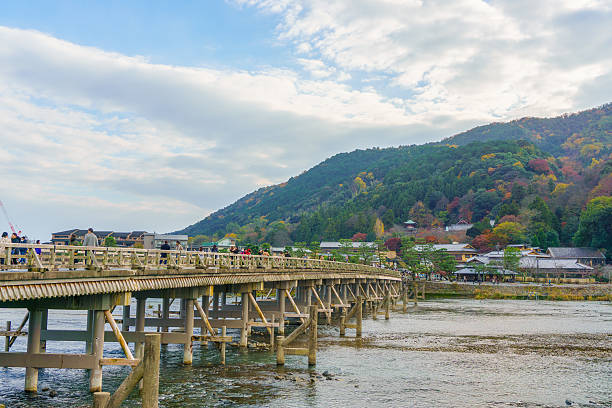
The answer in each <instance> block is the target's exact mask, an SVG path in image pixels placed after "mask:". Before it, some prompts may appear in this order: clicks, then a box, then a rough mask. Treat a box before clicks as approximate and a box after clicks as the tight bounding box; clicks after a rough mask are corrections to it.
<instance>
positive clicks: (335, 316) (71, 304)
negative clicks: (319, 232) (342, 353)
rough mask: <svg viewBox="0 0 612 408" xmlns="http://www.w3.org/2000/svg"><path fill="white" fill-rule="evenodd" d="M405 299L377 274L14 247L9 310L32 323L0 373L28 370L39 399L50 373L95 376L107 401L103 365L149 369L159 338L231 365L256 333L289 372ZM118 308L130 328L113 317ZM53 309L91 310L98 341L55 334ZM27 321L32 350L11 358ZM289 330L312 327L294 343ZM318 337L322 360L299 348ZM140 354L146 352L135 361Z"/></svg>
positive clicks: (326, 266)
mask: <svg viewBox="0 0 612 408" xmlns="http://www.w3.org/2000/svg"><path fill="white" fill-rule="evenodd" d="M133 298H135V302H134V301H133ZM148 299H161V306H160V307H159V310H158V312H157V313H156V315H155V316H146V314H145V311H146V309H147V300H148ZM232 300H234V301H233V302H232ZM400 300H401V301H403V307H404V309H405V308H406V306H407V302H408V293H407V288H406V285H402V280H401V277H400V275H399V274H398V272H396V271H392V270H388V269H383V268H377V267H372V266H367V265H358V264H351V263H343V262H334V261H328V260H319V259H305V258H287V257H273V256H272V257H270V256H253V255H233V254H226V253H207V252H195V251H173V250H171V251H162V250H145V249H136V248H109V247H82V246H64V245H29V244H4V246H3V247H0V307H2V308H26V309H27V310H28V313H27V315H26V317H25V318H23V320H21V325H20V326H19V327H16V330H10V327H7V330H6V331H5V332H3V333H0V336H6V339H7V344H6V347H5V352H3V353H0V366H6V367H26V375H25V390H26V391H29V392H35V391H36V390H37V382H38V369H39V368H73V369H88V370H90V390H91V391H92V392H96V391H100V390H101V388H102V368H103V366H105V365H129V366H136V365H137V364H138V363H139V361H140V360H141V359H142V357H143V348H144V341H145V336H146V335H147V334H148V333H160V334H161V343H162V344H169V343H174V344H182V345H183V362H184V364H187V365H189V364H191V363H192V354H193V353H192V345H193V343H194V342H202V343H208V342H212V343H214V344H216V345H217V346H218V348H219V350H220V352H221V357H220V358H221V360H220V362H221V363H222V364H224V363H225V348H226V345H227V344H228V343H232V344H233V337H232V336H229V335H228V332H227V331H228V329H237V330H235V331H234V332H235V333H236V337H237V339H238V341H237V342H236V343H235V345H236V346H237V347H242V348H246V347H247V345H248V342H249V336H251V334H252V332H253V331H254V330H260V331H263V333H264V334H265V338H267V339H268V341H269V343H270V345H271V346H272V347H274V341H275V336H276V335H279V336H281V337H279V338H278V340H280V341H281V343H283V342H284V344H281V346H280V347H281V349H282V350H281V351H280V352H279V359H281V357H280V355H281V354H282V361H280V360H279V364H282V363H284V354H292V353H293V354H303V355H306V354H307V355H309V363H310V364H314V362H315V361H313V359H316V326H317V324H320V323H322V322H324V323H327V324H331V323H332V322H339V324H340V326H341V327H340V332H341V334H342V335H344V333H345V332H346V329H347V328H353V329H355V330H356V335H358V336H360V335H361V321H362V313H365V314H368V313H369V314H370V315H371V316H372V317H373V318H376V317H377V316H378V314H379V309H381V308H382V309H384V310H383V311H382V312H383V313H385V317H386V318H387V319H388V318H389V309H393V307H395V306H396V305H397V303H398V301H400ZM415 301H416V297H415ZM174 302H177V303H178V304H179V305H180V308H178V309H180V311H177V312H176V313H173V312H171V306H172V304H173V303H174ZM117 306H120V307H121V308H122V315H121V317H119V315H118V314H117V315H116V316H113V311H114V310H115V308H116V307H117ZM134 306H135V307H134ZM311 306H314V308H313V307H311ZM50 309H65V310H66V309H71V310H83V311H84V314H85V311H86V313H87V328H86V330H53V329H52V328H50V326H52V324H51V323H52V322H51V321H49V318H48V317H49V314H48V311H49V310H50ZM132 309H135V310H132ZM313 313H314V317H313ZM318 317H320V318H318ZM19 319H21V316H19ZM350 319H355V323H351V322H350ZM26 322H27V351H26V352H11V351H10V345H11V344H12V342H14V339H15V337H16V336H19V335H22V334H24V331H25V325H26ZM313 322H314V323H313ZM107 323H108V324H109V326H110V329H111V330H109V331H105V326H106V324H107ZM289 323H295V324H297V325H299V324H300V323H302V326H300V327H301V328H300V329H299V330H296V332H297V333H295V334H291V335H290V336H288V337H287V338H286V339H285V338H284V337H283V336H284V335H285V330H286V325H287V324H289ZM119 324H120V325H121V327H119ZM309 327H310V329H309V332H310V333H311V334H310V337H309V338H310V339H311V340H312V339H314V347H315V354H314V356H315V357H314V358H313V357H312V355H311V354H312V350H310V352H305V351H304V349H299V348H290V347H287V345H288V343H289V340H293V339H294V338H295V337H297V335H298V334H300V333H302V332H305V331H306V329H307V328H309ZM312 327H314V334H312V332H313V329H312ZM147 329H148V330H147ZM253 329H254V330H253ZM238 331H239V337H238ZM48 341H69V342H83V343H84V345H85V348H84V352H83V353H79V354H57V353H56V354H54V353H46V352H45V351H46V350H45V349H46V342H48ZM105 342H118V343H120V345H121V347H122V348H123V350H124V353H125V358H105V357H104V353H103V350H104V343H105ZM128 343H134V344H135V346H134V352H132V350H131V349H130V347H129V346H128ZM312 347H313V346H312V345H311V349H312Z"/></svg>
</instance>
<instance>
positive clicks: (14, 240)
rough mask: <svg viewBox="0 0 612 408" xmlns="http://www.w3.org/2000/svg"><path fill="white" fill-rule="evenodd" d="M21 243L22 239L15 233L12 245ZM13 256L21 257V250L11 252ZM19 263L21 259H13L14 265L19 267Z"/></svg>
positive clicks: (16, 249)
mask: <svg viewBox="0 0 612 408" xmlns="http://www.w3.org/2000/svg"><path fill="white" fill-rule="evenodd" d="M20 242H21V238H19V236H17V233H15V232H13V234H12V235H11V243H13V244H18V243H20ZM11 254H13V255H19V248H13V249H12V250H11ZM18 263H19V259H17V258H13V262H12V264H13V265H17V264H18Z"/></svg>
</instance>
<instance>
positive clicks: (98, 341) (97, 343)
mask: <svg viewBox="0 0 612 408" xmlns="http://www.w3.org/2000/svg"><path fill="white" fill-rule="evenodd" d="M104 324H105V323H104V311H103V310H94V311H93V334H94V337H93V347H92V354H93V355H94V356H95V357H96V363H97V362H99V361H100V359H101V358H102V353H103V351H104ZM89 391H90V392H100V391H102V366H101V365H100V364H95V366H94V367H93V368H92V369H91V371H90V373H89Z"/></svg>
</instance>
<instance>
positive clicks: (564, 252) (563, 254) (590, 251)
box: [546, 247, 606, 266]
mask: <svg viewBox="0 0 612 408" xmlns="http://www.w3.org/2000/svg"><path fill="white" fill-rule="evenodd" d="M546 253H547V254H548V255H550V257H551V258H554V259H575V260H577V261H578V262H580V263H581V264H584V265H589V266H597V265H603V264H605V263H606V257H605V256H604V255H603V254H602V253H601V251H600V250H599V249H596V248H585V247H550V248H548V250H547V251H546Z"/></svg>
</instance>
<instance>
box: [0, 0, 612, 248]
mask: <svg viewBox="0 0 612 408" xmlns="http://www.w3.org/2000/svg"><path fill="white" fill-rule="evenodd" d="M611 27H612V2H611V1H609V0H538V1H537V2H534V1H532V0H507V1H502V0H499V1H498V0H489V1H479V0H453V1H452V2H449V1H426V0H335V1H333V2H330V1H328V0H226V1H222V0H208V1H184V2H168V1H154V0H147V1H144V0H143V1H130V2H125V1H104V2H101V1H77V0H73V1H61V0H59V1H54V2H48V1H42V0H41V1H36V0H31V1H27V2H24V1H7V2H3V7H2V11H1V12H0V143H1V146H2V148H1V149H0V180H1V182H0V200H2V202H3V203H4V205H5V208H6V209H7V211H8V213H9V216H10V218H11V220H12V222H13V223H14V224H16V225H17V226H18V227H19V229H21V230H23V231H24V233H25V234H27V235H28V236H29V237H30V238H37V239H41V240H42V241H43V242H44V241H47V240H49V239H50V235H51V232H54V231H62V230H66V229H70V228H87V227H90V226H91V227H93V228H94V229H99V230H115V231H131V230H147V231H150V232H153V231H155V232H169V231H173V230H177V229H181V228H184V227H185V226H187V225H190V224H192V223H194V222H196V221H198V220H200V219H202V218H204V217H205V216H207V215H208V214H210V213H211V212H213V211H215V210H217V209H220V208H222V207H225V206H227V205H229V204H231V203H232V202H234V201H235V200H236V199H238V198H240V197H241V196H243V195H244V194H247V193H249V192H251V191H253V190H255V189H257V188H260V187H263V186H266V185H271V184H277V183H281V182H283V181H286V180H287V179H288V178H290V177H292V176H295V175H297V174H299V173H301V172H303V171H304V170H307V169H308V168H311V167H312V166H314V165H316V164H317V163H319V162H321V161H322V160H325V159H326V158H328V157H331V156H333V155H334V154H336V153H340V152H347V151H352V150H354V149H357V148H370V147H387V146H398V145H409V144H420V143H425V142H429V141H436V140H440V139H442V138H443V137H446V136H451V135H453V134H455V133H458V132H461V131H464V130H467V129H470V128H472V127H474V126H478V125H482V124H486V123H490V122H499V121H507V120H512V119H516V118H520V117H524V116H556V115H558V114H561V113H565V112H573V111H578V110H583V109H588V108H591V107H595V106H599V105H602V104H604V103H607V102H610V96H611V95H612V52H610V50H612V28H611ZM0 223H2V224H1V225H2V227H0V230H7V231H8V230H9V229H8V224H7V222H6V219H5V218H4V217H3V216H2V215H0Z"/></svg>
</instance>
